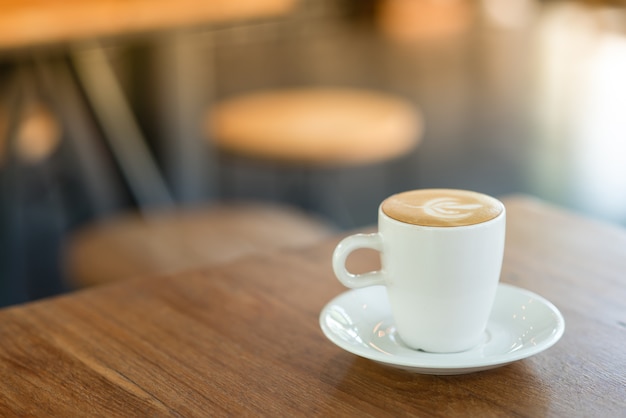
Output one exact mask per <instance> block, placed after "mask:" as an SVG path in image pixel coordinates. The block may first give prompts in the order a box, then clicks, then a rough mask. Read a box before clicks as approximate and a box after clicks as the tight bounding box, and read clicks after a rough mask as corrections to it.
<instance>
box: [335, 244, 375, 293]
mask: <svg viewBox="0 0 626 418" xmlns="http://www.w3.org/2000/svg"><path fill="white" fill-rule="evenodd" d="M360 248H369V249H372V250H376V251H380V252H382V250H383V241H382V238H381V236H380V234H377V233H375V234H356V235H350V236H348V237H346V238H344V239H343V240H342V241H341V242H340V243H339V244H338V245H337V247H336V248H335V252H334V253H333V271H334V272H335V275H336V276H337V279H339V281H340V282H341V283H342V284H343V285H344V286H346V287H350V288H358V287H366V286H375V285H384V284H385V280H384V277H383V273H382V271H380V270H377V271H370V272H367V273H362V274H354V273H350V272H349V271H348V269H347V268H346V260H347V259H348V256H349V255H350V253H352V252H353V251H354V250H357V249H360Z"/></svg>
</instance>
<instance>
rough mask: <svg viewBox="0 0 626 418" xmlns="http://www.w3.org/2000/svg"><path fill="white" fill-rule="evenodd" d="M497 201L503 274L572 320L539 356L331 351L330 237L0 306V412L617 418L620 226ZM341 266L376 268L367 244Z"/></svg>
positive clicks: (533, 204) (624, 234) (625, 238)
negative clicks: (452, 359) (396, 356)
mask: <svg viewBox="0 0 626 418" xmlns="http://www.w3.org/2000/svg"><path fill="white" fill-rule="evenodd" d="M504 202H505V204H506V206H507V210H508V231H507V233H508V236H507V249H506V253H505V262H504V268H503V276H502V280H503V281H504V282H508V283H512V284H514V285H517V286H521V287H525V288H528V289H529V290H532V291H534V292H537V293H539V294H542V295H543V296H545V297H546V298H548V299H549V300H551V301H552V302H554V303H555V305H556V306H557V307H558V308H559V309H560V310H561V312H562V313H563V314H564V316H565V320H566V331H565V335H564V336H563V338H562V340H561V341H560V342H559V343H557V344H556V345H555V346H554V347H552V348H550V349H549V350H547V351H545V352H543V353H541V354H538V355H536V356H534V357H531V358H528V359H526V360H522V361H519V362H517V363H514V364H511V365H509V366H505V367H502V368H498V369H494V370H490V371H485V372H480V373H475V374H469V375H462V376H442V377H437V376H424V375H418V374H411V373H408V372H404V371H399V370H395V369H390V368H387V367H385V366H381V365H378V364H375V363H373V362H370V361H368V360H365V359H361V358H358V357H356V356H354V355H351V354H349V353H346V352H344V351H342V350H341V349H339V348H337V347H336V346H334V345H333V344H331V343H330V342H329V341H327V340H326V339H325V338H324V336H323V335H322V332H321V330H320V329H319V326H318V315H319V312H320V310H321V308H322V307H323V306H324V304H325V303H326V302H327V301H328V300H329V299H331V298H332V297H334V296H335V295H337V294H338V293H340V292H342V291H343V290H345V289H344V288H343V287H342V286H341V285H340V284H339V283H338V282H337V281H336V280H335V278H334V276H333V273H332V270H331V266H330V255H331V252H332V250H333V248H334V246H335V244H336V243H337V242H338V239H339V237H337V238H335V239H332V240H330V241H326V242H325V243H323V244H320V245H315V246H312V247H310V248H307V249H305V250H302V249H300V250H290V251H283V252H280V253H272V254H264V255H255V256H248V257H246V258H243V259H240V260H238V261H234V262H232V263H230V264H224V265H221V266H216V267H213V268H211V269H207V270H204V271H198V272H193V273H186V274H182V275H173V276H169V277H161V278H157V279H138V280H132V281H127V282H124V283H120V284H113V285H110V286H103V287H100V288H94V289H88V290H85V291H81V292H77V293H74V294H70V295H67V296H63V297H59V298H55V299H50V300H46V301H41V302H37V303H31V304H27V305H23V306H18V307H13V308H8V309H4V310H2V311H0V341H2V344H0V373H1V374H2V376H3V379H2V380H0V415H2V416H14V415H19V416H29V415H33V416H83V415H85V414H87V415H89V416H109V417H110V416H134V415H143V416H145V415H148V416H226V415H229V416H242V415H243V416H246V415H247V416H250V415H264V416H294V415H297V416H303V415H306V416H356V415H357V414H358V415H359V416H382V415H389V416H407V415H428V416H529V417H536V416H623V415H624V411H626V399H625V396H624V395H625V391H626V378H625V376H626V351H625V350H624V349H623V347H624V346H625V345H626V324H625V322H626V307H625V303H624V301H625V300H626V279H625V278H624V272H625V271H626V231H624V230H622V229H619V228H617V227H614V226H609V225H605V224H601V223H597V222H594V221H589V220H586V219H583V218H581V217H579V216H577V215H572V214H569V213H565V212H563V211H561V210H558V209H555V208H553V207H550V206H546V205H545V204H543V203H540V202H538V201H533V200H528V199H526V198H521V197H516V198H512V199H508V200H507V199H505V200H504ZM351 262H352V263H353V264H354V265H355V266H358V267H359V268H361V269H369V268H371V267H374V266H375V265H376V264H377V260H375V258H374V257H372V255H371V253H368V252H358V253H355V254H353V258H352V260H351Z"/></svg>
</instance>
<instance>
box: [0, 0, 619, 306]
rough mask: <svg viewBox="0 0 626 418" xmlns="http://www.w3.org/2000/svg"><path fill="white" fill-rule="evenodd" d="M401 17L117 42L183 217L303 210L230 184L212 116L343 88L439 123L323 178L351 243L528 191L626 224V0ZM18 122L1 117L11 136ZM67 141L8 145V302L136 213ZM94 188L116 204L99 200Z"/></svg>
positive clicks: (129, 87)
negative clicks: (84, 230) (20, 149)
mask: <svg viewBox="0 0 626 418" xmlns="http://www.w3.org/2000/svg"><path fill="white" fill-rule="evenodd" d="M384 3H385V1H383V0H380V1H374V0H367V1H360V0H335V1H332V0H300V1H298V2H297V3H296V6H295V8H294V10H293V11H291V12H290V13H288V14H287V15H284V16H279V17H274V18H263V19H253V20H247V21H238V22H229V23H221V24H213V25H204V26H201V27H198V26H195V27H193V28H185V29H179V30H176V31H173V30H170V31H162V32H159V33H151V34H141V35H134V36H130V37H129V36H127V37H115V38H112V39H106V40H104V41H102V43H101V44H100V45H101V46H103V47H104V48H103V49H104V51H105V53H106V55H107V57H108V59H109V61H110V62H111V63H112V64H113V65H112V68H113V69H114V71H115V75H116V76H117V77H118V79H119V80H120V82H121V85H122V87H123V93H124V94H125V95H126V97H127V98H128V99H129V103H130V105H131V107H132V110H133V113H134V114H135V115H136V116H137V119H138V121H139V128H140V129H141V131H142V132H143V133H144V134H145V137H146V139H147V141H148V146H149V151H150V152H151V153H152V154H153V155H154V157H155V160H156V162H157V164H158V168H159V170H160V172H162V173H163V175H164V177H165V180H166V182H167V185H168V186H169V187H170V189H171V190H172V193H173V195H174V199H175V201H176V203H178V204H181V205H196V204H201V203H205V202H211V201H215V200H220V199H232V198H238V199H258V200H268V201H279V202H283V203H287V204H300V205H303V204H302V202H301V201H299V200H297V199H296V198H295V197H294V196H296V195H297V194H298V193H297V191H295V192H293V193H291V192H290V193H284V192H281V193H278V192H276V187H275V181H276V175H275V173H272V171H271V169H268V167H267V166H266V165H258V164H255V163H254V162H246V161H243V162H237V163H236V164H232V165H230V166H229V167H228V168H227V169H226V171H225V174H223V173H222V175H225V176H227V177H228V179H229V180H228V182H226V183H224V182H221V183H220V182H219V181H218V178H217V168H216V164H217V156H216V155H215V152H214V150H213V148H212V146H211V143H210V140H207V139H206V138H204V134H203V131H202V128H201V126H202V118H203V117H204V116H205V115H206V112H208V111H210V106H211V104H212V103H216V102H218V101H219V100H221V99H223V98H227V97H230V96H232V95H235V94H239V93H245V92H250V91H255V90H258V89H275V88H279V87H290V86H302V85H305V86H341V87H358V88H368V89H374V90H378V91H384V92H389V93H393V94H396V95H398V96H401V97H404V98H408V99H409V100H410V101H411V102H413V103H414V104H415V105H416V106H417V107H418V108H419V109H420V111H421V112H422V115H423V119H424V133H423V136H422V140H421V142H420V144H419V146H418V147H416V148H415V149H414V150H413V151H412V152H411V153H410V154H409V155H406V156H403V157H401V158H398V159H396V160H394V161H392V162H389V163H385V164H375V165H368V166H363V167H349V168H333V169H325V170H319V171H313V172H312V173H311V174H310V175H311V178H310V179H309V180H308V187H310V188H311V190H312V192H311V193H313V194H314V196H315V198H316V199H317V200H315V201H314V202H311V201H309V202H308V203H306V204H304V205H303V206H304V209H305V210H307V211H310V212H311V213H315V214H316V215H318V216H321V217H324V218H325V219H327V220H329V221H330V222H332V223H333V224H334V225H336V226H337V227H338V228H340V229H351V228H357V227H360V226H364V225H370V224H373V223H375V221H376V207H377V205H378V203H379V202H380V201H381V200H382V199H383V198H384V197H385V196H387V195H389V194H392V193H394V192H397V191H401V190H406V189H411V188H426V187H453V188H466V189H473V190H477V191H481V192H486V193H489V194H492V195H496V196H504V195H508V194H513V193H526V194H531V195H534V196H537V197H539V198H542V199H545V200H547V201H549V202H553V203H556V204H559V205H563V206H566V207H568V208H570V209H573V210H575V211H578V212H582V213H584V214H586V215H588V216H591V217H594V218H597V219H600V220H603V221H608V222H613V223H617V224H624V223H626V10H625V9H624V7H622V6H621V4H620V3H615V2H600V1H588V2H583V1H558V2H557V1H538V0H480V1H479V0H476V1H472V0H405V1H404V2H400V3H405V4H404V7H405V8H406V11H405V12H404V13H401V14H400V16H401V19H396V20H394V19H393V18H391V17H387V19H386V20H385V19H383V17H382V12H381V10H383V7H384ZM89 48H90V46H89V45H88V44H86V45H79V46H77V47H74V52H76V54H77V56H79V57H83V58H82V61H81V59H79V60H78V61H77V60H76V59H74V60H73V61H69V62H68V58H67V57H65V56H64V55H63V54H61V53H59V52H58V51H57V50H55V49H54V48H52V47H50V48H48V49H46V50H45V51H44V54H43V56H44V58H43V59H44V60H46V65H48V64H49V63H50V62H52V64H53V65H52V67H53V68H56V67H54V65H57V64H55V63H56V62H57V61H58V65H59V68H61V66H62V67H63V68H65V67H67V68H69V71H70V75H72V71H74V70H75V67H76V66H81V65H82V66H89V65H93V66H96V67H97V66H98V63H97V59H98V56H91V55H90V49H89ZM28 56H29V57H30V55H28ZM16 62H19V63H22V62H24V55H23V53H22V52H20V51H15V50H11V51H8V52H6V53H3V54H0V94H2V97H3V99H2V102H1V103H3V104H4V105H5V115H6V114H10V109H11V106H12V103H13V102H11V100H13V99H11V97H14V96H12V94H13V90H14V89H15V83H16V78H15V68H16ZM20 65H21V64H20ZM29 65H30V67H29ZM39 65H40V62H39V61H37V60H35V61H34V64H28V65H27V66H26V67H27V69H26V73H27V74H28V72H29V71H30V72H32V73H33V74H40V72H41V69H40V67H39ZM94 68H95V67H94ZM95 69H97V70H100V69H99V68H95ZM53 71H56V70H53ZM105 75H106V74H105ZM103 77H104V76H103ZM43 80H44V84H45V80H46V78H45V77H43ZM97 80H100V81H102V80H104V79H103V78H102V79H100V78H99V79H97ZM48 82H49V79H48ZM98 82H99V81H98ZM102 83H103V84H102V85H103V86H104V85H105V84H104V81H102ZM53 84H54V85H53V86H52V87H53V88H52V89H48V91H52V92H53V93H48V94H49V95H53V96H54V97H55V98H59V97H63V98H64V97H69V96H71V95H72V94H75V95H85V94H86V93H85V92H84V91H80V90H79V91H71V86H70V87H66V86H65V85H64V84H63V83H60V82H54V83H53ZM35 87H38V86H33V89H35ZM48 87H50V86H48ZM20 88H22V89H24V88H25V89H27V90H28V87H20ZM103 88H105V89H106V88H107V87H106V86H105V87H103ZM29 91H30V90H29ZM71 105H72V104H71V103H69V102H68V103H67V104H64V105H63V106H71ZM0 109H2V108H0ZM6 109H9V110H8V111H7V110H6ZM7 120H9V121H10V117H5V119H4V122H3V119H2V115H1V114H0V139H1V138H2V137H3V135H2V132H3V129H4V128H3V123H4V126H5V127H6V126H8V125H10V123H8V122H7ZM48 128H50V127H48ZM53 128H54V127H53ZM54 129H57V128H54ZM58 129H59V131H58V136H59V139H58V143H55V144H54V147H53V149H52V151H50V153H49V155H46V156H45V157H44V158H41V159H40V158H36V156H35V157H33V158H30V159H29V157H28V154H26V157H23V158H21V159H20V158H18V159H16V158H5V157H6V155H7V154H8V151H9V148H10V147H9V146H8V145H7V143H6V142H4V143H3V142H1V141H0V161H1V162H0V181H1V187H2V189H1V195H0V203H1V205H0V211H1V212H0V216H1V222H2V223H1V224H0V282H1V283H0V284H1V289H0V290H1V292H0V293H1V294H0V303H1V304H2V305H9V304H14V303H19V302H23V301H27V300H33V299H38V298H41V297H46V296H50V295H54V294H58V293H61V292H64V291H67V290H69V289H68V288H67V285H65V284H64V283H65V279H64V277H63V268H62V263H61V259H62V254H63V249H64V242H65V239H66V238H67V237H68V236H69V234H71V233H72V232H73V231H75V230H77V228H80V227H81V226H83V225H85V224H87V223H89V222H91V221H93V220H97V219H101V218H105V217H108V216H112V215H114V214H116V213H119V212H122V211H124V210H128V209H132V208H134V207H136V206H137V202H136V199H135V198H134V196H133V195H132V193H131V192H130V189H131V188H130V187H129V185H128V184H127V183H126V181H125V177H124V175H123V173H122V171H121V170H122V169H121V168H120V166H119V164H118V163H117V161H116V156H115V153H114V152H113V151H112V149H111V147H110V145H109V144H107V143H106V142H99V143H98V142H97V143H95V144H94V143H92V146H93V147H95V149H97V150H98V153H99V155H100V159H99V162H98V167H100V169H99V171H97V172H96V173H94V172H93V170H92V169H94V165H93V164H92V163H90V162H89V161H88V162H87V163H85V162H84V161H82V162H81V158H82V157H81V156H82V155H83V154H82V151H81V150H80V147H81V145H77V144H76V141H72V140H69V139H68V138H66V131H65V130H63V129H61V128H58ZM84 129H91V130H93V131H96V132H98V131H99V130H101V129H102V128H101V127H100V126H98V125H97V124H94V126H87V127H84ZM44 151H45V150H44ZM42 152H43V151H42ZM36 153H37V151H35V154H36ZM44 153H45V152H44ZM90 170H92V171H91V172H90ZM283 177H284V176H283ZM282 181H284V182H289V178H282ZM224 185H226V187H225V186H224ZM290 187H291V188H292V189H289V190H292V191H293V185H291V186H290ZM94 188H101V189H102V190H105V192H103V194H100V197H98V196H95V193H94ZM103 195H104V196H109V197H111V198H110V199H108V200H107V199H106V198H102V196H103ZM333 196H334V197H336V196H341V197H342V200H343V202H344V203H345V206H344V207H343V208H342V210H341V211H338V210H336V207H335V206H334V205H332V204H330V203H329V204H326V199H328V200H329V201H330V200H333ZM165 203H166V202H164V204H165ZM158 206H159V203H158V202H157V203H155V207H158Z"/></svg>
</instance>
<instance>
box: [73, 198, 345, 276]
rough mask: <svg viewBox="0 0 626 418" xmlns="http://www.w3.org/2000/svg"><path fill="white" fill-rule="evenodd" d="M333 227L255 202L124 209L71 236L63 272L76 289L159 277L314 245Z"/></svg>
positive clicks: (287, 208)
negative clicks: (126, 211) (144, 212)
mask: <svg viewBox="0 0 626 418" xmlns="http://www.w3.org/2000/svg"><path fill="white" fill-rule="evenodd" d="M332 233H333V229H332V228H331V227H330V226H328V225H327V224H325V223H323V222H321V221H319V220H318V219H316V218H314V217H311V216H309V215H308V214H305V213H303V212H300V211H299V210H296V209H293V208H290V207H285V206H278V205H271V204H260V203H254V204H251V203H238V204H220V205H215V206H211V207H208V208H201V209H200V208H198V209H176V210H169V211H163V212H156V213H154V214H151V215H150V216H148V217H143V216H141V215H139V214H127V215H124V216H119V217H116V218H114V219H111V220H104V221H100V222H98V223H95V224H91V225H89V226H88V227H86V228H84V229H82V230H80V231H78V232H77V233H75V234H73V235H72V236H71V238H70V239H69V242H68V243H67V246H66V252H65V269H66V276H67V278H68V280H69V281H70V284H72V285H74V286H76V287H84V286H90V285H97V284H104V283H108V282H113V281H116V280H124V279H130V278H133V277H141V276H151V275H152V276H153V275H163V274H167V273H172V272H176V271H182V270H187V269H193V268H200V267H207V266H211V265H214V264H217V263H223V262H228V261H232V260H234V259H236V258H237V257H241V256H244V255H247V254H251V253H258V252H263V251H272V250H276V249H284V248H294V247H298V246H306V245H308V244H312V243H314V242H316V241H318V240H321V239H322V238H324V237H328V236H330V235H331V234H332Z"/></svg>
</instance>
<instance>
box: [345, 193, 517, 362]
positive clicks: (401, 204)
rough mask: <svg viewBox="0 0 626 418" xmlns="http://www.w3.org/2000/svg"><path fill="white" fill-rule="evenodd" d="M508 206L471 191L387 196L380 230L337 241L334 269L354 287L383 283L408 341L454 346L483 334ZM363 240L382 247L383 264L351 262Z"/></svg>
mask: <svg viewBox="0 0 626 418" xmlns="http://www.w3.org/2000/svg"><path fill="white" fill-rule="evenodd" d="M505 223H506V211H505V208H504V205H503V204H502V203H501V202H500V201H499V200H497V199H495V198H493V197H490V196H487V195H484V194H481V193H476V192H471V191H465V190H453V189H423V190H413V191H409V192H404V193H400V194H397V195H394V196H391V197H389V198H387V199H386V200H385V201H384V202H383V203H382V204H381V205H380V207H379V210H378V232H377V233H374V234H356V235H351V236H349V237H347V238H345V239H344V240H343V241H341V242H340V243H339V245H338V246H337V248H336V249H335V252H334V254H333V269H334V272H335V275H336V276H337V278H338V279H339V281H340V282H341V283H343V284H344V285H345V286H347V287H350V288H359V287H364V286H373V285H384V286H386V288H387V295H388V298H389V302H390V305H391V310H392V315H393V318H394V321H395V325H396V329H397V332H398V335H399V336H400V338H401V339H402V341H403V342H404V343H405V344H406V345H407V346H409V347H411V348H414V349H419V350H423V351H428V352H437V353H451V352H459V351H464V350H467V349H470V348H472V347H474V346H476V345H477V344H479V343H480V342H481V339H482V338H483V335H484V332H485V329H486V326H487V321H488V319H489V315H490V313H491V308H492V306H493V302H494V298H495V294H496V289H497V286H498V282H499V278H500V270H501V266H502V257H503V253H504V237H505ZM359 248H371V249H374V250H377V251H379V252H380V255H381V265H382V269H381V270H379V271H373V272H368V273H364V274H353V273H350V272H348V271H347V269H346V267H345V263H346V259H347V257H348V255H349V254H350V253H351V252H353V251H354V250H356V249H359Z"/></svg>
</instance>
